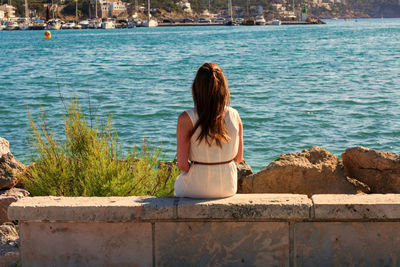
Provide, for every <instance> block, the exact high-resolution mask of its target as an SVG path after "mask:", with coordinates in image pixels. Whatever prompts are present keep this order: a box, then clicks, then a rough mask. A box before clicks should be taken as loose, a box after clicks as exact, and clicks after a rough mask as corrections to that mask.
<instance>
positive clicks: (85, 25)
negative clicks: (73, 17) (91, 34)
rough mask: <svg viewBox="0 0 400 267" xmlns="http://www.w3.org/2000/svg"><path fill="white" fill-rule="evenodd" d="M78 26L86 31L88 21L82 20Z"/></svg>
mask: <svg viewBox="0 0 400 267" xmlns="http://www.w3.org/2000/svg"><path fill="white" fill-rule="evenodd" d="M79 25H80V26H81V27H82V29H87V28H89V20H87V19H86V20H82V21H81V22H79Z"/></svg>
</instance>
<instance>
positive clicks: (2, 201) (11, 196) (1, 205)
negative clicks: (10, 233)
mask: <svg viewBox="0 0 400 267" xmlns="http://www.w3.org/2000/svg"><path fill="white" fill-rule="evenodd" d="M26 196H29V192H28V191H26V190H25V189H21V188H12V189H10V190H3V191H0V224H1V223H4V222H8V221H10V220H9V218H8V206H10V205H11V203H13V202H15V201H17V200H18V199H20V198H23V197H26Z"/></svg>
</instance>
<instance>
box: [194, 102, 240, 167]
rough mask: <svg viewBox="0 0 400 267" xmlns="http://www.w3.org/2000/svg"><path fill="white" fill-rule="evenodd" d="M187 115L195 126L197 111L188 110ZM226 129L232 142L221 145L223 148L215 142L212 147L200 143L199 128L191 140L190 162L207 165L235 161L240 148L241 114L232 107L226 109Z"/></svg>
mask: <svg viewBox="0 0 400 267" xmlns="http://www.w3.org/2000/svg"><path fill="white" fill-rule="evenodd" d="M186 113H187V114H188V115H189V117H190V120H191V121H192V124H193V125H195V124H196V122H197V120H198V115H197V113H196V111H195V109H190V110H187V111H186ZM225 127H226V132H227V134H228V136H229V137H230V141H229V142H228V143H221V146H222V147H219V146H218V145H217V144H216V142H215V141H212V142H211V145H208V144H207V143H206V142H204V141H202V142H200V143H199V142H198V141H197V137H198V136H199V133H200V131H201V128H198V129H197V130H196V131H195V133H194V134H193V135H192V137H191V138H190V149H189V160H190V161H197V162H207V163H215V162H225V161H228V160H233V159H234V158H235V156H236V154H237V152H238V146H239V136H238V133H239V114H238V112H237V111H236V110H235V109H233V108H231V107H226V108H225Z"/></svg>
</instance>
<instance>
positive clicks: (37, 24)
mask: <svg viewBox="0 0 400 267" xmlns="http://www.w3.org/2000/svg"><path fill="white" fill-rule="evenodd" d="M29 28H30V29H31V30H34V31H40V30H44V29H46V23H45V21H44V20H42V19H38V20H35V21H33V22H32V26H31V27H29Z"/></svg>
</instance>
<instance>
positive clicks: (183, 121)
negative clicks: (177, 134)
mask: <svg viewBox="0 0 400 267" xmlns="http://www.w3.org/2000/svg"><path fill="white" fill-rule="evenodd" d="M178 126H180V127H183V128H187V127H193V125H192V121H191V120H190V117H189V114H187V112H186V111H184V112H182V113H181V114H180V115H179V117H178Z"/></svg>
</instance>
